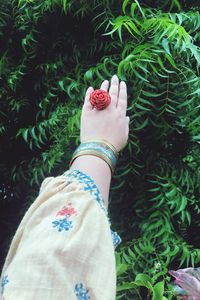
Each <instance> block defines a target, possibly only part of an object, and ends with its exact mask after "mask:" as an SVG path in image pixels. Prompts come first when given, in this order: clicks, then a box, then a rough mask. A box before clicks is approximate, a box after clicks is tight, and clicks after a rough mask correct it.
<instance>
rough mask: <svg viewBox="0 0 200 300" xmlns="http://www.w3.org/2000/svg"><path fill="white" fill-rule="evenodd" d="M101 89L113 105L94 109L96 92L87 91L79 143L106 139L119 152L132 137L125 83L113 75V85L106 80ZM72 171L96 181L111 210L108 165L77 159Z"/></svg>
mask: <svg viewBox="0 0 200 300" xmlns="http://www.w3.org/2000/svg"><path fill="white" fill-rule="evenodd" d="M100 88H101V89H103V90H105V91H107V92H109V94H110V96H111V103H110V105H109V106H108V107H107V108H106V109H104V110H102V111H98V110H96V109H95V108H92V106H91V104H90V101H89V97H90V94H91V93H92V92H93V90H94V89H93V87H89V88H88V89H87V91H86V95H85V101H84V104H83V108H82V114H81V132H80V140H81V142H85V141H87V140H92V139H104V140H106V141H107V142H109V143H111V144H112V145H113V146H114V147H115V148H116V150H117V151H118V152H119V151H120V150H122V149H123V148H124V146H125V145H126V143H127V140H128V134H129V117H127V116H126V110H127V87H126V83H125V82H124V81H121V82H119V79H118V77H117V76H116V75H114V76H113V77H112V79H111V83H110V86H109V81H108V80H105V81H103V82H102V84H101V87H100ZM73 169H77V170H80V171H82V172H85V173H86V174H88V175H89V176H90V177H91V178H92V179H93V180H94V182H95V183H96V185H97V187H98V188H99V190H100V193H101V195H102V198H103V200H104V202H105V205H106V207H108V198H109V189H110V182H111V171H110V168H109V166H108V164H107V163H106V162H105V161H104V160H102V159H101V158H99V157H96V156H92V155H83V156H79V157H77V158H76V159H75V160H74V162H73V163H72V165H71V167H70V170H73Z"/></svg>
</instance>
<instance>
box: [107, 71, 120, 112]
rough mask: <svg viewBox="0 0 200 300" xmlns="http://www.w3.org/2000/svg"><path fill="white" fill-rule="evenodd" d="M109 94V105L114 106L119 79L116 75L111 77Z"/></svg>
mask: <svg viewBox="0 0 200 300" xmlns="http://www.w3.org/2000/svg"><path fill="white" fill-rule="evenodd" d="M109 94H110V97H111V106H114V107H115V108H116V107H117V101H118V94H119V79H118V77H117V75H114V76H113V77H112V79H111V84H110V89H109Z"/></svg>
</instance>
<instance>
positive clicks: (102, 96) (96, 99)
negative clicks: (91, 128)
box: [90, 89, 111, 110]
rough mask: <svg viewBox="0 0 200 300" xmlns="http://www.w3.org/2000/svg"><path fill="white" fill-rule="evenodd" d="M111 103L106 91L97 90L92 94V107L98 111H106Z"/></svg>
mask: <svg viewBox="0 0 200 300" xmlns="http://www.w3.org/2000/svg"><path fill="white" fill-rule="evenodd" d="M110 102H111V97H110V95H109V94H108V93H107V92H106V91H104V90H101V89H99V90H95V91H93V92H92V93H91V94H90V103H91V105H92V107H95V108H96V109H98V110H102V109H105V108H106V107H107V106H108V105H109V104H110Z"/></svg>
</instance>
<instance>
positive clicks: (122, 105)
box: [117, 81, 127, 117]
mask: <svg viewBox="0 0 200 300" xmlns="http://www.w3.org/2000/svg"><path fill="white" fill-rule="evenodd" d="M117 109H118V110H119V112H120V116H122V117H124V116H126V110H127V87H126V83H125V82H124V81H121V82H120V86H119V98H118V104H117Z"/></svg>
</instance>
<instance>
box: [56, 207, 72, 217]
mask: <svg viewBox="0 0 200 300" xmlns="http://www.w3.org/2000/svg"><path fill="white" fill-rule="evenodd" d="M75 213H76V211H75V209H74V208H73V207H72V208H70V207H66V206H64V207H63V208H62V209H61V210H60V211H59V212H58V213H57V215H56V216H65V215H69V216H71V215H74V214H75Z"/></svg>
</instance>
